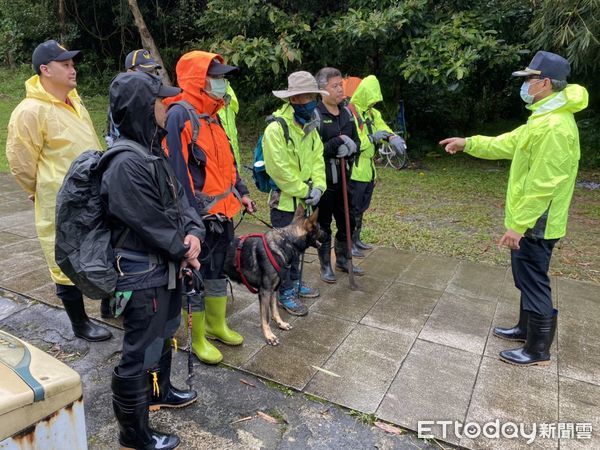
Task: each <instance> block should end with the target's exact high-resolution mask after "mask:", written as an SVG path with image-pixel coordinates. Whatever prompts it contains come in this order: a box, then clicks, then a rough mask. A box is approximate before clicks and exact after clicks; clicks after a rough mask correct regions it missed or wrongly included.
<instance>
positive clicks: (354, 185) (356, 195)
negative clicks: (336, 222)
mask: <svg viewBox="0 0 600 450" xmlns="http://www.w3.org/2000/svg"><path fill="white" fill-rule="evenodd" d="M373 189H375V182H374V181H369V182H364V181H354V180H350V181H349V182H348V193H349V194H350V197H351V198H352V201H351V202H350V203H351V204H352V209H353V214H351V215H352V216H354V217H358V216H360V215H361V214H364V212H365V211H366V210H367V209H369V206H370V205H371V198H372V197H373Z"/></svg>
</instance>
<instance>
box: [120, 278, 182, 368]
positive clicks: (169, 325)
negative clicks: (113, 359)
mask: <svg viewBox="0 0 600 450" xmlns="http://www.w3.org/2000/svg"><path fill="white" fill-rule="evenodd" d="M178 285H179V283H178ZM180 315H181V289H180V287H179V286H178V288H177V289H173V290H168V289H167V286H162V287H158V288H150V289H141V290H139V291H133V293H132V294H131V298H130V299H129V302H128V303H127V305H126V306H125V310H124V311H123V328H124V330H125V334H124V336H123V354H122V355H121V361H119V365H118V367H117V373H118V374H119V375H121V376H124V377H129V376H135V375H139V374H140V373H141V372H143V371H145V370H149V369H153V368H155V367H157V365H158V361H159V360H160V357H161V355H162V353H163V346H164V345H165V340H170V339H171V338H172V337H173V336H174V335H175V332H176V331H177V328H178V327H179V322H180Z"/></svg>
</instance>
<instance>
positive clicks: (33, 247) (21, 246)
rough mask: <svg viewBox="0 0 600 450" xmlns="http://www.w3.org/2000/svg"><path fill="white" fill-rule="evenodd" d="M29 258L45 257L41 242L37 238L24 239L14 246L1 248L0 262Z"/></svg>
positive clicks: (9, 245)
mask: <svg viewBox="0 0 600 450" xmlns="http://www.w3.org/2000/svg"><path fill="white" fill-rule="evenodd" d="M28 256H38V257H40V258H43V257H44V254H43V252H42V247H40V241H39V240H38V239H37V238H34V239H23V238H20V239H19V241H17V242H14V243H12V244H8V245H4V246H0V260H1V261H5V260H8V259H9V258H17V257H20V258H26V257H28Z"/></svg>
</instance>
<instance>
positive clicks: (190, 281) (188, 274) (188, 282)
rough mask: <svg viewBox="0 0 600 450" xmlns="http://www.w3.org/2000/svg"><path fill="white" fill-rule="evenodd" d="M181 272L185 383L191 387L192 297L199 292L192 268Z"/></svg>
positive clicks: (192, 381) (192, 361)
mask: <svg viewBox="0 0 600 450" xmlns="http://www.w3.org/2000/svg"><path fill="white" fill-rule="evenodd" d="M181 273H182V274H183V285H184V286H185V296H186V298H187V305H186V309H187V331H188V333H187V347H188V364H187V366H188V378H187V381H186V383H187V385H188V386H189V387H190V388H193V384H194V357H193V355H192V297H194V296H196V295H198V294H200V292H198V291H197V290H196V286H195V283H194V273H193V272H192V269H188V268H185V269H182V271H181Z"/></svg>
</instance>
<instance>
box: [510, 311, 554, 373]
mask: <svg viewBox="0 0 600 450" xmlns="http://www.w3.org/2000/svg"><path fill="white" fill-rule="evenodd" d="M557 314H558V311H556V310H554V312H553V314H552V316H551V317H544V316H540V315H539V314H535V313H532V312H530V313H529V320H528V322H527V341H526V342H525V345H524V346H523V347H521V348H515V349H513V350H505V351H503V352H500V359H501V360H502V361H504V362H507V363H510V364H514V365H517V366H547V365H549V364H550V347H551V346H552V341H553V340H554V333H555V332H556V317H557Z"/></svg>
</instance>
